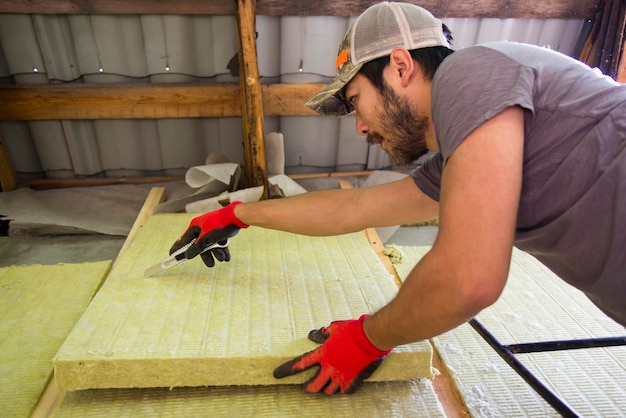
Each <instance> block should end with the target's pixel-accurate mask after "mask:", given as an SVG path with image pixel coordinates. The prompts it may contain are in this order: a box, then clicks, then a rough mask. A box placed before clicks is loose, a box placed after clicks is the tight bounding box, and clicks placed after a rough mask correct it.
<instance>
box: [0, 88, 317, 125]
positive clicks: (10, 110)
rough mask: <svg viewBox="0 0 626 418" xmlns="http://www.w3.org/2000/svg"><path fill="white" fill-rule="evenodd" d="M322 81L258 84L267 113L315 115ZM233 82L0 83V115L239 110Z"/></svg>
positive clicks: (140, 115) (144, 115) (176, 114)
mask: <svg viewBox="0 0 626 418" xmlns="http://www.w3.org/2000/svg"><path fill="white" fill-rule="evenodd" d="M322 87H323V84H273V85H263V86H261V91H262V100H263V109H264V110H265V113H264V114H265V115H267V116H279V115H315V112H313V111H312V110H310V109H308V108H307V107H305V106H304V103H305V102H306V100H308V99H309V98H311V97H312V96H313V95H315V93H317V92H318V91H319V90H320V89H321V88H322ZM240 91H241V88H240V86H237V85H235V84H223V85H215V84H213V85H206V84H204V85H203V84H195V85H189V84H176V85H172V84H168V85H163V84H153V85H145V84H142V85H137V84H128V85H119V84H116V85H90V84H74V85H45V86H10V87H9V86H7V87H0V120H56V119H64V120H70V119H71V120H91V119H161V118H196V117H224V116H241V94H240Z"/></svg>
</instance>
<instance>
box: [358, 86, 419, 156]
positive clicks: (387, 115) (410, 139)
mask: <svg viewBox="0 0 626 418" xmlns="http://www.w3.org/2000/svg"><path fill="white" fill-rule="evenodd" d="M380 96H381V99H382V103H381V106H380V108H379V110H378V111H377V117H378V120H379V121H380V123H381V132H385V133H386V134H385V136H383V135H382V134H381V133H380V132H378V131H372V132H369V133H368V135H367V142H368V143H370V144H376V143H380V144H382V143H383V142H384V143H385V144H387V148H386V149H385V151H386V152H387V154H389V157H390V158H391V160H392V161H393V162H394V163H396V164H403V165H408V164H410V163H411V162H413V161H415V160H417V159H418V158H419V157H421V156H422V155H424V154H426V153H427V152H428V147H427V146H426V135H427V133H428V130H429V129H430V124H429V119H428V117H427V116H425V115H423V114H420V113H419V112H418V111H417V109H415V108H414V107H413V106H412V105H411V104H410V103H409V101H408V99H407V98H405V97H400V96H398V95H397V94H396V93H395V92H394V91H393V89H391V88H390V87H389V86H388V85H387V84H384V87H383V90H382V91H381V95H380Z"/></svg>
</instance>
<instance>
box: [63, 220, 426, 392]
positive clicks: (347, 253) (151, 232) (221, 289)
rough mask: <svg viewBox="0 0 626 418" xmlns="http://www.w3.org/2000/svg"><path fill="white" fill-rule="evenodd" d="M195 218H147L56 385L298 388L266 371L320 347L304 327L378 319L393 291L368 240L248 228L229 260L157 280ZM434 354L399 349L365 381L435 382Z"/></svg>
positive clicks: (80, 331)
mask: <svg viewBox="0 0 626 418" xmlns="http://www.w3.org/2000/svg"><path fill="white" fill-rule="evenodd" d="M192 217H193V216H192V215H188V214H159V215H153V216H152V217H151V218H150V219H149V221H148V222H147V223H146V224H145V225H144V227H143V228H142V230H141V231H140V232H139V233H138V234H137V236H136V238H135V239H134V241H133V243H132V244H131V245H130V246H129V247H128V250H127V251H126V252H125V253H124V254H123V255H121V257H120V258H119V259H118V260H117V262H116V265H115V266H114V268H113V270H112V272H111V274H110V275H109V277H108V279H107V281H106V283H105V284H104V285H103V287H102V289H101V290H100V292H98V294H97V295H96V297H95V298H94V301H93V303H92V304H91V305H90V306H89V308H88V309H87V311H86V312H85V314H84V315H83V317H82V318H81V320H80V321H79V322H78V323H77V325H76V327H75V328H74V330H73V331H72V333H71V334H70V335H69V337H68V338H67V340H66V341H65V343H64V345H63V346H62V347H61V349H60V350H59V352H58V353H57V355H56V357H55V360H54V365H55V376H56V379H57V383H58V384H59V386H60V387H61V388H64V389H67V390H79V389H91V388H132V387H177V386H220V385H270V384H287V383H301V382H304V381H305V380H307V379H308V378H310V377H311V376H312V373H313V370H311V371H309V372H307V373H301V374H300V375H296V376H291V377H288V378H285V379H280V380H278V379H274V377H273V376H272V371H273V370H274V368H275V367H276V366H278V365H280V364H281V363H283V362H284V361H287V360H290V359H291V358H293V357H296V356H298V355H300V354H302V353H304V352H306V351H310V350H312V349H314V348H316V347H317V345H316V344H315V343H313V342H311V341H309V340H308V339H307V335H308V333H309V331H310V330H311V329H315V328H319V327H321V326H325V325H328V323H330V322H331V321H333V320H342V319H351V318H357V317H358V316H360V315H361V314H363V313H367V312H373V311H375V310H377V309H379V308H381V307H382V306H383V305H385V304H386V303H387V302H388V301H389V300H390V299H392V298H393V297H394V295H395V293H396V292H397V287H396V285H395V283H394V281H393V278H392V277H391V276H390V275H389V273H388V272H387V271H386V270H385V268H384V267H383V265H382V263H380V261H379V260H378V258H377V256H376V253H375V252H374V250H373V249H372V248H371V246H370V245H369V242H368V241H367V239H366V238H365V236H364V234H362V233H357V234H349V235H342V236H337V237H324V238H319V237H306V236H300V235H294V234H288V233H283V232H277V231H271V230H266V229H261V228H254V227H251V228H248V229H245V230H242V231H240V232H239V234H238V235H237V236H235V237H234V238H232V239H231V245H230V250H231V254H232V261H231V262H229V263H218V264H217V266H216V267H214V268H212V269H209V268H207V267H206V266H205V265H204V264H203V263H202V261H201V260H200V258H199V257H198V258H196V259H193V260H189V261H187V262H186V263H184V264H182V265H179V266H176V267H174V268H172V269H170V270H166V271H164V272H161V273H159V274H157V275H155V276H153V277H150V278H144V277H143V272H144V270H145V269H146V268H147V267H149V266H151V265H152V264H154V263H156V262H158V261H159V260H160V259H162V258H163V257H165V256H167V253H168V249H169V247H170V245H171V244H172V242H174V240H175V239H176V238H178V236H179V235H180V234H181V233H182V231H184V230H185V228H186V227H187V225H188V223H189V221H190V220H191V218H192ZM431 354H432V350H431V346H430V344H429V343H428V342H426V341H424V342H418V343H414V344H410V345H406V346H401V347H398V348H397V349H396V350H394V352H393V353H392V354H391V355H389V356H388V358H387V359H386V360H385V362H383V364H382V366H381V367H380V368H379V369H378V370H377V371H376V372H375V373H374V375H373V376H372V377H371V378H370V380H374V381H390V380H410V379H415V378H421V377H432V370H431Z"/></svg>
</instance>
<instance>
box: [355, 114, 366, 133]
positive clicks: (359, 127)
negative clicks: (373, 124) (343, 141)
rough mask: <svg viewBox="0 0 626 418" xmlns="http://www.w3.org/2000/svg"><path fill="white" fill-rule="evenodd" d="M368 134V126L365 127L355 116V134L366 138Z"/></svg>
mask: <svg viewBox="0 0 626 418" xmlns="http://www.w3.org/2000/svg"><path fill="white" fill-rule="evenodd" d="M368 132H369V126H367V123H365V122H363V120H361V118H359V117H358V116H357V117H356V133H357V134H359V135H360V136H367V133H368Z"/></svg>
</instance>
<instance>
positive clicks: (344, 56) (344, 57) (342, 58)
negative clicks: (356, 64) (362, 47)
mask: <svg viewBox="0 0 626 418" xmlns="http://www.w3.org/2000/svg"><path fill="white" fill-rule="evenodd" d="M346 62H348V50H347V49H344V50H343V51H341V52H340V53H339V56H338V57H337V61H336V62H335V68H337V70H339V69H340V68H341V66H342V65H343V64H345V63H346Z"/></svg>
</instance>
